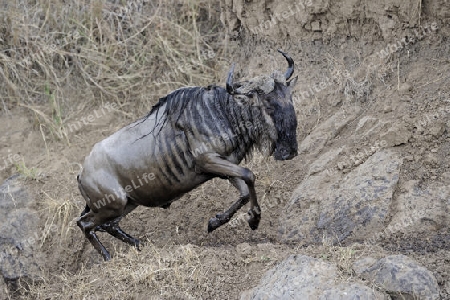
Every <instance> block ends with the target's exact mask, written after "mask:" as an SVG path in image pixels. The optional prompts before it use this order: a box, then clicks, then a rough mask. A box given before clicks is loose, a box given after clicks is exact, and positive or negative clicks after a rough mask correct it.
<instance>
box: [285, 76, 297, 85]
mask: <svg viewBox="0 0 450 300" xmlns="http://www.w3.org/2000/svg"><path fill="white" fill-rule="evenodd" d="M297 80H298V75H297V76H295V77H294V78H293V79H292V80H290V81H288V82H286V85H287V86H290V87H294V86H295V85H296V84H297Z"/></svg>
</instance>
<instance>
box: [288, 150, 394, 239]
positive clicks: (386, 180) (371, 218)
mask: <svg viewBox="0 0 450 300" xmlns="http://www.w3.org/2000/svg"><path fill="white" fill-rule="evenodd" d="M401 165H402V159H401V158H400V157H399V155H398V154H397V153H396V152H394V151H392V150H389V149H383V150H380V151H379V152H376V153H375V154H373V155H372V156H370V157H369V158H368V159H367V160H366V161H365V162H364V163H363V164H361V165H359V166H358V167H357V168H355V169H353V170H352V171H351V172H350V173H349V174H347V176H345V177H344V178H339V176H333V177H332V178H331V179H330V177H328V176H327V175H326V174H324V172H322V173H320V174H318V175H316V176H310V177H308V178H306V179H305V180H304V181H303V182H302V183H301V184H300V186H299V187H298V188H297V189H296V191H295V192H294V194H293V197H292V199H291V201H290V203H289V204H288V205H287V206H286V208H285V211H284V214H283V215H282V216H281V217H280V224H281V225H280V234H281V240H282V241H295V242H297V243H298V242H300V243H302V244H312V243H322V242H323V241H324V239H326V240H327V242H329V243H336V242H341V241H343V240H346V239H349V240H358V241H360V240H364V239H366V238H367V237H370V236H371V235H373V234H374V233H375V232H377V231H380V230H382V229H383V228H384V222H385V220H386V218H387V216H388V213H389V207H390V205H391V203H392V198H393V193H394V190H395V188H396V186H397V182H398V178H399V172H400V167H401Z"/></svg>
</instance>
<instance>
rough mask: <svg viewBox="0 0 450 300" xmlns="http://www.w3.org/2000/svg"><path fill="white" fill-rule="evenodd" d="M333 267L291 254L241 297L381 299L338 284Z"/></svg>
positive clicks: (357, 287)
mask: <svg viewBox="0 0 450 300" xmlns="http://www.w3.org/2000/svg"><path fill="white" fill-rule="evenodd" d="M337 274H338V272H337V267H336V266H335V265H332V264H329V263H326V262H324V261H322V260H319V259H316V258H312V257H309V256H305V255H292V256H290V257H288V258H287V259H286V260H284V261H282V262H281V263H280V264H279V265H277V266H276V267H275V268H273V269H272V270H269V271H268V272H267V273H266V274H265V275H264V276H263V278H262V279H261V281H260V284H259V285H258V286H257V287H255V288H253V289H251V290H248V291H245V292H243V293H242V294H241V300H250V299H277V300H283V299H304V300H308V299H314V300H316V299H322V300H325V299H342V300H346V299H348V300H350V299H366V300H371V299H384V296H383V294H381V293H379V292H376V291H374V290H372V289H370V288H368V287H366V286H364V285H362V284H359V283H356V282H340V280H339V276H337Z"/></svg>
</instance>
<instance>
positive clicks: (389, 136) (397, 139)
mask: <svg viewBox="0 0 450 300" xmlns="http://www.w3.org/2000/svg"><path fill="white" fill-rule="evenodd" d="M411 136H412V133H411V132H410V131H409V130H408V129H407V128H406V125H405V124H403V123H395V124H393V125H392V126H391V127H390V128H389V129H388V130H387V132H385V133H382V134H381V136H380V139H381V140H384V141H386V142H387V146H388V147H394V146H398V145H401V144H406V143H408V140H409V138H410V137H411Z"/></svg>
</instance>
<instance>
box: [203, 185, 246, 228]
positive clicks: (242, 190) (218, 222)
mask: <svg viewBox="0 0 450 300" xmlns="http://www.w3.org/2000/svg"><path fill="white" fill-rule="evenodd" d="M230 183H231V184H232V185H233V186H234V187H235V188H236V189H237V190H238V191H239V194H240V195H239V199H238V200H237V201H236V202H234V203H233V205H231V206H230V208H228V209H227V210H226V211H225V212H223V213H220V214H217V215H216V216H215V217H214V218H211V219H209V222H208V232H211V231H213V230H215V229H217V228H219V227H220V226H222V225H223V224H225V223H227V222H228V221H230V219H231V218H232V217H233V216H234V214H235V213H236V212H237V211H238V210H239V209H241V207H242V206H244V205H245V204H247V203H248V200H249V199H250V197H249V191H248V187H247V184H246V183H245V181H244V180H242V179H239V178H236V177H233V178H231V179H230Z"/></svg>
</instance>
